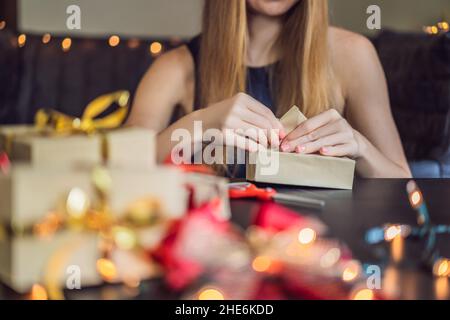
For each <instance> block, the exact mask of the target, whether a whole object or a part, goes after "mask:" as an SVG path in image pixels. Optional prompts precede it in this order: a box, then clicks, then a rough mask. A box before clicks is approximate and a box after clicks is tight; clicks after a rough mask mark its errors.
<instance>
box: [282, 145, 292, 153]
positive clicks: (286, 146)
mask: <svg viewBox="0 0 450 320" xmlns="http://www.w3.org/2000/svg"><path fill="white" fill-rule="evenodd" d="M290 149H291V146H290V145H289V143H283V144H282V145H281V151H283V152H286V151H288V150H290Z"/></svg>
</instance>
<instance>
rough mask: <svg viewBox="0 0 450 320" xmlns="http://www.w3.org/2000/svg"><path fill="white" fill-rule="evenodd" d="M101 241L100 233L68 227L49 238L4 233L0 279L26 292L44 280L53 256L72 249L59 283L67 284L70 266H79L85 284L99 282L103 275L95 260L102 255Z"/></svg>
mask: <svg viewBox="0 0 450 320" xmlns="http://www.w3.org/2000/svg"><path fill="white" fill-rule="evenodd" d="M74 244H76V246H74ZM98 245H99V239H98V235H97V234H95V233H76V232H73V231H68V230H63V231H60V232H57V233H56V234H55V235H54V236H52V237H51V238H48V239H46V238H37V237H34V236H17V237H15V236H8V235H3V236H2V237H0V279H1V281H2V282H3V283H4V284H6V285H7V286H8V287H10V288H12V289H13V290H15V291H16V292H19V293H26V292H28V291H29V290H30V289H31V287H32V286H33V284H36V283H41V284H42V282H43V281H44V280H45V276H46V275H47V273H48V268H49V267H50V266H49V264H50V263H51V260H52V258H53V257H55V258H56V255H58V256H59V255H60V252H59V251H63V250H70V251H71V252H70V254H69V256H68V257H67V259H65V261H64V263H63V264H62V265H60V266H59V267H60V268H59V270H57V272H58V273H59V274H58V278H59V281H58V284H59V285H62V286H63V287H64V285H65V280H66V279H67V276H68V275H67V273H66V272H67V268H68V267H69V266H77V267H79V270H80V273H81V274H80V275H81V277H80V280H81V286H82V287H86V286H95V285H100V284H101V283H102V279H101V277H100V276H99V274H98V273H97V271H96V262H97V260H98V259H99V258H101V256H100V250H99V248H98ZM52 272H56V270H52Z"/></svg>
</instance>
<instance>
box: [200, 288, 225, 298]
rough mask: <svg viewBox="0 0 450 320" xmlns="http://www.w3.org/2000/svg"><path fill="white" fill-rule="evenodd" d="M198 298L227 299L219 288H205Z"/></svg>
mask: <svg viewBox="0 0 450 320" xmlns="http://www.w3.org/2000/svg"><path fill="white" fill-rule="evenodd" d="M198 300H225V296H224V295H223V293H222V292H220V291H219V290H217V289H212V288H210V289H204V290H202V291H200V293H199V294H198Z"/></svg>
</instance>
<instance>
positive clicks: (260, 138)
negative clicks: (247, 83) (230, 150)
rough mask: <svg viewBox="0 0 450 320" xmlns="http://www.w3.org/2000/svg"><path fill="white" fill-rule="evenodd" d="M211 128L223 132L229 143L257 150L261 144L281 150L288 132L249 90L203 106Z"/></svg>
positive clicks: (225, 139)
mask: <svg viewBox="0 0 450 320" xmlns="http://www.w3.org/2000/svg"><path fill="white" fill-rule="evenodd" d="M203 112H205V118H206V119H208V122H209V123H210V126H209V127H213V128H216V129H219V130H221V131H222V133H223V135H224V136H223V138H224V142H225V144H226V145H228V146H230V145H231V146H235V147H237V148H240V149H245V150H247V151H251V152H255V151H257V150H258V149H259V148H260V147H261V146H262V147H264V148H273V149H278V148H279V146H280V141H282V140H283V139H284V138H285V137H286V134H285V132H284V128H283V125H282V124H281V123H280V121H279V120H278V119H277V118H276V117H275V115H274V114H273V112H272V111H271V110H270V109H269V108H268V107H266V106H264V105H263V104H261V103H260V102H259V101H257V100H255V99H254V98H252V97H251V96H249V95H247V94H245V93H238V94H237V95H235V96H234V97H232V98H230V99H227V100H224V101H221V102H218V103H216V104H213V105H211V106H209V107H208V108H206V109H203Z"/></svg>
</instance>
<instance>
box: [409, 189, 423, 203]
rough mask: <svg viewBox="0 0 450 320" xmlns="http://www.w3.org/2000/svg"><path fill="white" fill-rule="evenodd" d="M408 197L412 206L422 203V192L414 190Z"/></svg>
mask: <svg viewBox="0 0 450 320" xmlns="http://www.w3.org/2000/svg"><path fill="white" fill-rule="evenodd" d="M410 199H411V204H412V205H413V206H414V207H417V206H419V205H420V204H421V203H422V194H421V193H420V191H417V190H416V191H414V192H413V193H412V194H411V196H410Z"/></svg>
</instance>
